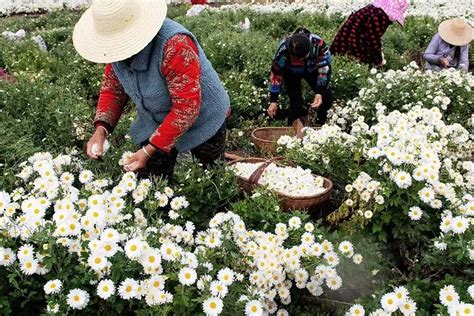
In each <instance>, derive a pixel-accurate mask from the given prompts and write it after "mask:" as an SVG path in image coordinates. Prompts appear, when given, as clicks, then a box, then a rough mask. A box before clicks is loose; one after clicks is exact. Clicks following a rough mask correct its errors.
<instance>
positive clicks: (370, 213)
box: [364, 210, 374, 219]
mask: <svg viewBox="0 0 474 316" xmlns="http://www.w3.org/2000/svg"><path fill="white" fill-rule="evenodd" d="M373 216H374V213H373V212H372V211H370V210H367V211H365V212H364V217H365V218H367V219H371V218H372V217H373Z"/></svg>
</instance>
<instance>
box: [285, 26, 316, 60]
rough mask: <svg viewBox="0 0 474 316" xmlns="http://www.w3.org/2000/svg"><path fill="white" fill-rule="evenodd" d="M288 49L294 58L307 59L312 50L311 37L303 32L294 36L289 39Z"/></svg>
mask: <svg viewBox="0 0 474 316" xmlns="http://www.w3.org/2000/svg"><path fill="white" fill-rule="evenodd" d="M287 48H288V50H289V52H290V54H291V55H292V56H294V57H297V58H305V57H306V56H308V54H309V52H310V49H311V43H310V40H309V36H308V35H307V34H305V33H302V32H301V33H295V34H293V35H292V36H290V37H289V38H288V41H287Z"/></svg>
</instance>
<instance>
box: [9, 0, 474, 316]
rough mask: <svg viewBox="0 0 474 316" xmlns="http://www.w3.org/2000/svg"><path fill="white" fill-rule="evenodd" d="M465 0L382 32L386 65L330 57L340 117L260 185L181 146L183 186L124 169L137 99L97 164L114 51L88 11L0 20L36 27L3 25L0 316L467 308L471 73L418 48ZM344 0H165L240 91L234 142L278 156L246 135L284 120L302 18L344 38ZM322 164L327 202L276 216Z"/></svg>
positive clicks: (471, 292)
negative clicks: (279, 87)
mask: <svg viewBox="0 0 474 316" xmlns="http://www.w3.org/2000/svg"><path fill="white" fill-rule="evenodd" d="M465 3H466V2H463V4H462V5H461V4H460V6H459V8H458V11H459V12H461V11H462V12H461V13H459V12H451V11H448V10H444V11H443V10H441V8H442V7H441V5H440V4H439V3H438V2H436V5H434V6H435V7H436V9H437V10H438V11H443V12H445V14H444V15H441V14H439V13H436V12H438V11H436V12H435V10H434V9H433V10H431V11H429V12H428V11H427V10H425V11H426V12H423V10H424V9H421V8H423V4H424V2H422V1H420V2H419V3H418V5H417V6H415V8H413V9H412V11H411V14H410V16H409V17H408V18H407V21H406V25H405V27H404V28H403V29H402V28H400V27H397V26H391V27H390V28H389V30H388V31H387V33H386V34H385V36H384V39H383V41H384V45H383V46H384V54H385V59H386V60H387V64H386V66H385V68H384V69H381V70H375V69H369V68H367V67H365V66H363V65H360V64H357V63H355V62H353V61H350V60H348V59H346V58H340V57H335V58H334V60H333V77H332V79H331V87H332V90H333V93H334V97H335V102H334V105H333V108H332V109H331V111H330V113H329V121H328V123H327V124H326V125H324V126H322V127H321V128H320V129H312V128H306V129H304V131H303V137H302V138H301V139H300V138H296V137H290V136H285V137H281V138H280V139H279V141H278V149H277V152H278V155H281V156H283V157H285V158H287V159H288V160H291V161H292V162H293V163H295V164H296V165H297V167H284V166H280V167H277V166H275V165H271V167H269V168H268V169H267V170H266V172H265V173H264V174H263V175H262V177H261V178H260V184H262V186H261V187H259V188H258V189H256V190H255V191H254V192H244V191H243V190H242V189H240V188H239V186H238V184H237V181H236V178H235V174H234V173H237V174H239V175H241V176H243V177H244V178H248V177H249V176H250V175H251V174H252V172H253V171H254V170H255V168H256V167H257V166H256V165H250V164H238V165H234V167H233V168H229V167H227V166H226V165H225V164H224V163H222V164H219V165H218V166H216V167H214V168H211V169H208V170H204V169H203V168H202V166H200V165H198V164H197V163H195V162H193V161H192V159H191V158H190V157H189V156H187V155H182V156H180V157H179V159H178V164H177V167H176V170H175V175H174V177H173V179H172V180H170V181H166V180H162V179H158V178H150V179H141V178H139V177H137V176H136V175H135V174H133V173H125V172H123V171H122V169H121V166H120V164H121V162H122V161H123V159H124V157H127V155H129V154H130V152H134V151H135V150H136V148H135V146H134V145H133V144H132V142H131V140H130V136H129V125H130V122H131V120H133V117H134V115H135V114H134V112H135V111H134V109H133V107H134V105H133V104H130V105H129V108H128V109H127V111H126V113H124V115H123V117H122V119H121V122H120V124H119V125H118V126H117V128H116V129H115V131H114V133H113V135H110V137H109V138H108V141H109V143H110V149H109V150H108V152H107V153H106V155H105V156H104V157H103V158H102V159H101V160H100V161H91V160H88V159H87V157H86V156H85V154H84V153H83V148H84V145H85V143H86V141H87V139H88V137H89V136H90V134H91V133H92V129H93V126H92V123H91V122H92V119H93V117H94V106H95V104H96V101H97V98H98V93H99V89H100V86H101V78H102V71H103V65H95V64H91V63H89V62H87V61H85V60H83V59H82V58H81V57H80V56H79V55H77V53H76V52H75V50H74V48H73V46H72V40H71V36H72V28H73V26H74V24H75V22H76V21H77V20H78V18H79V16H80V12H74V11H51V12H49V13H47V14H44V15H37V16H12V17H4V18H0V32H3V31H11V32H13V33H15V32H16V31H18V30H19V29H24V30H25V32H26V36H25V37H24V38H23V39H19V40H14V41H11V40H10V39H8V38H5V37H3V36H2V37H0V67H1V68H4V69H5V70H6V71H7V72H8V74H9V75H8V77H0V167H1V168H0V170H1V174H0V284H2V286H0V315H19V314H28V315H39V314H51V315H65V314H78V315H90V314H98V315H99V314H100V315H121V314H132V313H133V314H138V315H232V314H233V315H279V316H280V315H345V314H348V315H364V314H365V315H473V314H474V305H473V304H474V270H473V266H474V264H473V263H474V240H473V237H474V229H473V227H474V195H473V194H474V193H473V192H474V162H473V150H474V147H473V137H474V136H473V135H474V134H473V133H474V114H473V109H474V94H473V92H472V90H473V89H474V76H473V75H472V72H469V73H465V72H456V71H445V72H442V73H430V72H428V73H425V72H423V71H422V70H421V68H422V65H421V59H420V58H421V57H420V56H421V54H422V52H423V50H424V48H425V47H426V46H427V44H428V43H429V41H430V39H431V36H432V35H433V34H435V32H436V28H437V25H438V22H439V20H438V19H441V17H443V16H454V15H456V14H458V13H459V14H463V15H465V16H466V17H467V18H468V19H472V16H469V9H466V10H464V5H465ZM467 3H468V1H467ZM350 5H354V6H355V5H356V4H355V3H353V4H346V6H342V5H341V3H340V2H338V4H337V6H336V5H335V4H334V5H332V6H330V7H329V9H328V10H327V12H325V11H322V10H319V9H318V10H304V11H302V10H299V9H294V8H293V9H291V10H290V9H288V10H283V9H281V8H282V7H283V5H280V9H278V10H270V9H268V8H270V7H272V6H273V7H276V6H275V5H267V6H265V7H264V9H261V8H260V9H258V8H259V7H255V6H254V7H248V6H245V5H241V6H231V7H227V8H223V9H219V10H217V9H213V10H207V11H205V12H203V13H201V15H199V16H195V17H187V16H186V11H187V10H188V9H189V7H188V6H185V5H183V6H176V7H175V6H172V7H170V8H169V17H171V18H173V19H175V20H176V21H178V22H180V23H182V24H183V25H185V26H186V27H187V28H188V29H190V30H191V31H193V33H194V34H195V35H196V37H197V38H198V39H199V41H200V42H201V44H202V47H203V49H204V50H205V52H206V54H207V56H208V57H209V59H210V61H211V62H212V64H213V66H214V67H215V69H216V71H217V72H218V73H219V75H220V77H221V80H222V81H223V82H224V84H225V87H226V89H227V90H228V92H229V95H230V98H231V102H232V111H233V114H232V117H231V118H230V121H229V130H228V144H227V147H228V148H227V149H228V150H229V151H240V152H245V153H248V154H251V155H256V156H266V155H267V154H266V153H265V152H259V150H258V149H257V148H256V147H255V146H254V145H253V144H252V143H250V132H251V130H252V129H253V128H255V127H260V126H281V125H283V124H284V123H285V122H283V121H278V120H277V121H272V120H268V118H267V117H266V116H265V113H264V112H265V109H266V107H267V106H268V103H269V96H268V72H269V69H270V64H271V59H272V55H273V53H274V50H275V49H276V47H277V45H278V41H279V39H280V38H281V37H282V36H283V35H284V34H287V33H290V32H291V31H293V30H294V29H296V28H297V27H298V26H306V27H308V28H309V29H310V30H312V31H313V32H314V33H318V34H319V35H321V37H322V38H324V39H326V40H327V41H328V42H330V41H331V40H332V38H333V37H334V35H335V34H336V32H337V30H338V28H339V27H340V25H341V24H342V22H343V21H344V15H345V14H347V12H350V11H351V9H353V8H351V7H350ZM285 6H286V7H288V6H290V8H292V7H291V6H294V7H296V6H297V4H289V5H285ZM314 7H315V8H316V7H317V4H314ZM416 7H418V8H419V9H416ZM318 8H319V7H318ZM295 10H296V11H295ZM463 10H464V11H463ZM286 11H288V12H286ZM320 11H321V12H320ZM463 12H467V13H466V14H465V13H463ZM422 13H423V14H422ZM471 13H472V12H471ZM245 18H248V19H249V21H250V30H244V29H242V28H241V23H242V22H243V21H244V19H245ZM35 36H41V38H42V39H43V40H44V43H45V45H46V47H47V49H46V50H44V49H41V48H40V47H39V46H38V44H37V42H35V41H34V40H32V38H33V37H35ZM470 56H471V58H470V62H471V64H472V63H473V62H474V58H472V56H473V55H472V52H471V55H470ZM2 78H3V79H2ZM306 90H309V89H306ZM307 96H308V99H310V98H311V97H312V95H311V94H310V93H309V91H308V94H307ZM281 103H282V106H283V107H286V106H288V100H285V99H283V100H282V102H281ZM322 177H326V178H329V179H331V180H332V182H333V183H334V192H333V194H332V198H331V201H330V203H326V204H323V205H322V206H320V207H319V209H318V210H317V211H316V212H314V213H311V214H308V213H307V212H305V211H304V210H298V211H292V212H284V211H282V208H281V205H280V204H279V200H278V196H277V194H276V193H277V192H279V193H287V194H291V195H308V194H310V193H314V192H321V191H322V190H324V188H323V187H322V184H323V178H322Z"/></svg>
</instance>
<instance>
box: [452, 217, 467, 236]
mask: <svg viewBox="0 0 474 316" xmlns="http://www.w3.org/2000/svg"><path fill="white" fill-rule="evenodd" d="M469 222H470V220H469V219H468V218H466V217H464V216H456V217H453V219H452V223H451V230H452V231H453V233H455V234H463V233H465V232H466V230H467V229H468V228H469Z"/></svg>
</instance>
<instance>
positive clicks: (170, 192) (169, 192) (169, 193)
mask: <svg viewBox="0 0 474 316" xmlns="http://www.w3.org/2000/svg"><path fill="white" fill-rule="evenodd" d="M164 192H165V194H166V196H167V197H169V198H170V199H171V198H172V197H173V196H174V190H173V189H172V188H170V187H166V188H165V190H164Z"/></svg>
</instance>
